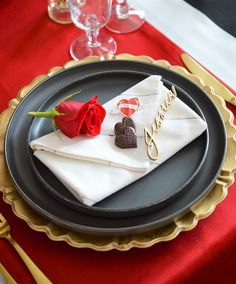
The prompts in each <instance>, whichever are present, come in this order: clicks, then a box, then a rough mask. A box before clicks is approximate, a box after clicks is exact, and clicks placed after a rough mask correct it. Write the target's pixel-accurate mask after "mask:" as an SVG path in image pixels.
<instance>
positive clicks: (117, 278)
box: [0, 0, 236, 284]
mask: <svg viewBox="0 0 236 284" xmlns="http://www.w3.org/2000/svg"><path fill="white" fill-rule="evenodd" d="M0 11H1V16H0V25H1V35H0V63H1V66H0V68H1V71H0V74H1V75H0V111H3V110H4V109H5V108H6V107H7V103H8V101H9V99H11V98H13V97H15V96H16V94H17V92H18V91H19V89H20V88H21V87H23V86H25V85H27V84H28V83H29V82H31V80H32V79H33V78H34V77H35V76H37V75H39V74H42V73H47V71H48V69H50V68H51V67H53V66H62V65H63V64H65V63H66V62H67V61H69V60H71V57H70V55H69V45H70V43H71V41H72V40H73V39H74V38H75V37H76V36H77V35H79V33H80V31H79V30H78V29H77V28H76V27H75V26H74V25H72V24H71V25H59V24H56V23H54V22H53V21H51V20H50V19H49V18H48V15H47V1H33V0H25V1H23V2H22V1H17V0H12V1H7V0H2V1H1V2H0ZM104 31H105V32H107V33H108V31H107V30H104ZM112 35H113V37H114V38H115V40H116V42H117V45H118V51H117V54H119V53H131V54H134V55H149V56H151V57H153V58H154V59H166V60H168V61H169V62H170V63H171V64H175V65H182V62H181V60H180V57H179V55H180V54H181V53H182V50H181V48H179V47H178V46H176V45H175V44H174V43H172V42H171V41H170V40H168V39H167V38H166V37H165V36H164V35H162V34H161V33H160V32H158V31H157V30H155V29H154V28H153V27H152V26H150V25H149V24H148V23H146V24H145V25H144V26H143V27H142V28H141V29H140V30H139V31H137V32H135V33H131V34H126V35H116V34H112ZM230 108H231V110H232V111H233V112H234V113H236V108H234V107H230ZM235 189H236V185H235V184H234V185H233V186H231V188H230V189H229V194H228V196H227V198H226V199H225V200H224V201H223V202H222V203H221V204H220V205H219V206H217V208H216V210H215V211H214V213H213V214H212V215H211V216H209V217H208V218H207V219H205V220H202V221H200V222H199V224H198V226H197V227H196V228H195V229H194V230H192V231H189V232H186V233H181V234H180V235H179V236H178V237H177V238H176V239H174V240H172V241H170V242H166V243H159V244H157V245H154V246H153V247H151V248H148V249H131V250H130V251H128V252H118V251H109V252H96V251H93V250H90V249H76V248H73V247H70V246H69V245H68V244H66V243H64V242H53V241H51V240H50V239H49V238H48V237H47V236H46V234H44V233H39V232H35V231H33V230H32V229H31V228H29V227H28V225H27V224H26V223H25V222H24V221H22V220H21V219H19V218H17V217H16V216H15V215H14V214H13V213H12V210H11V207H10V206H9V205H7V204H5V203H4V202H3V201H2V198H0V212H2V213H3V214H4V215H5V217H6V218H7V219H8V221H9V223H10V225H11V227H12V235H13V237H14V239H15V240H16V241H17V242H18V243H19V244H20V245H21V246H22V247H23V248H24V250H25V251H26V252H27V254H28V255H29V256H30V257H31V258H32V259H33V260H34V262H35V263H36V264H37V265H38V266H39V267H40V268H41V269H42V270H43V272H44V273H45V274H46V275H47V276H48V278H49V279H50V280H51V281H52V282H53V283H63V284H64V283H85V284H86V283H103V284H106V283H109V284H110V283H113V284H115V283H119V284H121V283H145V284H150V283H213V282H214V283H235V281H236V269H235V268H236V210H235V204H236V192H235ZM0 262H2V263H3V265H4V266H5V267H6V268H7V269H8V271H10V272H11V274H12V276H13V277H14V278H15V279H16V281H17V282H18V283H34V282H33V280H32V278H31V275H30V274H29V272H28V270H27V269H26V267H25V266H24V264H23V263H22V262H21V260H20V258H19V257H18V255H17V254H16V252H15V251H14V249H13V248H12V247H11V246H10V244H9V243H7V241H5V240H0Z"/></svg>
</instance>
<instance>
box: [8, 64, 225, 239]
mask: <svg viewBox="0 0 236 284" xmlns="http://www.w3.org/2000/svg"><path fill="white" fill-rule="evenodd" d="M151 74H158V75H162V76H163V79H164V80H165V83H166V85H168V86H169V85H170V84H175V85H176V87H177V89H178V93H179V96H180V98H181V99H182V100H183V101H185V103H187V104H188V105H190V107H191V108H193V109H194V110H195V111H196V112H198V113H199V114H200V115H201V111H202V113H203V115H204V117H205V119H206V121H207V124H208V131H209V149H208V151H207V153H206V160H205V161H204V163H203V165H202V167H201V164H202V161H203V160H204V154H205V149H206V145H207V142H208V139H207V134H206V133H205V134H203V135H202V136H201V137H200V138H198V139H197V140H196V141H194V142H193V143H191V144H190V145H188V146H187V147H185V148H184V149H183V150H181V151H180V152H179V153H177V154H176V155H175V156H173V157H172V158H171V159H169V160H168V161H167V162H166V163H164V164H163V165H162V166H161V167H159V168H157V169H156V170H154V171H153V172H152V173H150V174H149V175H148V176H146V177H145V178H142V179H140V180H138V181H137V182H135V183H133V184H132V185H130V186H129V187H128V188H126V189H124V190H121V191H120V192H119V193H116V194H114V195H113V196H111V197H109V198H107V199H105V200H104V201H102V202H100V203H98V204H97V205H96V206H95V207H94V208H93V209H90V208H87V207H86V206H82V205H81V204H79V203H78V202H77V201H76V200H74V199H73V197H72V196H71V195H70V194H68V192H67V191H65V190H64V188H63V186H61V185H60V184H59V182H58V181H57V180H56V179H54V176H53V175H51V174H50V172H49V171H48V170H47V169H46V168H45V167H44V166H43V165H42V164H40V163H39V162H38V161H37V160H36V159H35V158H32V152H31V150H30V149H29V146H28V143H29V140H32V139H35V138H37V137H39V136H41V135H43V134H46V133H48V132H50V131H51V122H50V121H47V120H44V119H34V120H33V124H32V125H31V123H32V119H31V118H30V117H29V116H27V112H28V111H32V110H37V109H39V108H40V107H41V108H42V109H43V110H45V111H46V110H48V109H50V108H51V107H52V105H53V106H54V105H55V104H56V103H57V99H58V100H60V99H61V98H62V97H64V96H66V95H68V94H70V93H71V92H73V90H75V89H76V90H78V88H79V89H81V90H83V92H82V93H81V95H80V96H79V97H78V98H77V99H79V100H87V99H88V98H89V97H91V96H92V95H94V92H95V93H97V94H98V95H99V98H100V101H101V103H104V102H105V101H107V100H109V99H111V98H112V97H114V96H116V95H118V94H120V93H121V92H122V91H124V90H126V89H127V88H128V87H131V86H132V85H134V84H135V83H137V82H139V81H141V80H143V79H144V78H145V77H146V76H148V75H151ZM91 79H92V81H91ZM170 82H171V83H170ZM181 89H182V90H183V91H181ZM184 91H185V92H186V93H187V94H188V95H187V94H185V92H184ZM191 98H192V99H193V100H194V101H195V102H196V103H194V101H193V100H192V99H191ZM45 100H46V101H45ZM197 105H198V106H199V107H200V109H201V111H199V109H198V106H197ZM31 126H32V127H31ZM225 145H226V137H225V130H224V124H223V122H222V120H221V116H220V115H219V112H218V110H217V108H216V107H215V105H214V104H213V103H212V101H211V100H210V99H209V98H208V96H207V95H206V94H205V93H204V92H202V91H201V90H200V89H199V88H198V87H197V86H195V85H194V84H193V83H191V82H190V81H189V80H187V79H185V78H183V77H182V76H180V75H178V74H176V73H174V72H172V71H169V70H167V69H164V68H161V67H158V66H155V65H151V64H145V63H138V62H133V61H132V62H131V61H108V62H98V63H91V64H86V65H81V66H78V67H74V68H71V69H68V70H66V71H63V72H62V73H59V74H56V75H54V76H53V77H51V78H50V79H48V80H46V81H44V82H43V83H41V84H40V85H39V86H38V87H36V88H35V89H34V90H32V91H31V92H30V94H29V95H28V96H27V97H26V98H25V99H24V100H23V101H22V103H21V104H20V105H19V106H18V108H17V110H16V111H15V112H14V115H13V117H12V119H11V122H10V124H9V128H8V131H7V135H6V143H5V152H6V161H7V164H8V168H9V171H10V173H11V175H12V178H13V180H14V182H15V185H16V187H17V189H18V191H19V192H20V193H21V194H22V196H23V198H24V199H25V200H26V201H27V202H28V203H29V204H30V205H31V206H32V207H33V208H34V209H36V210H37V211H38V212H39V213H41V214H43V215H44V216H45V217H47V218H49V219H51V220H52V221H54V222H56V223H58V224H60V225H64V226H67V227H68V228H71V229H73V230H78V231H81V232H86V233H95V234H114V233H120V234H127V233H137V232H143V231H146V230H150V229H153V228H157V227H160V226H162V225H164V224H167V223H169V222H171V221H172V220H173V218H175V217H176V216H177V215H181V214H184V213H185V212H187V211H188V210H189V208H190V207H191V205H192V204H194V203H195V202H196V201H197V200H198V199H199V198H200V197H201V196H203V195H204V194H205V193H207V192H208V191H209V189H210V187H211V185H212V184H213V183H214V181H215V179H216V177H217V175H218V173H219V170H220V167H221V164H222V161H223V159H224V155H225ZM192 147H193V148H192ZM193 149H194V151H192V150H193ZM192 152H193V153H194V155H193V156H192V157H191V155H190V154H191V153H192ZM186 161H187V164H186ZM191 161H192V163H191ZM184 163H185V164H184ZM192 164H193V167H192ZM32 165H33V166H32ZM186 165H187V166H186ZM189 167H190V168H191V167H192V168H191V169H190V170H188V172H187V174H186V168H189ZM199 169H200V172H198V170H199ZM167 170H168V172H170V170H171V171H172V174H171V175H169V178H170V179H171V178H172V181H171V182H172V185H174V187H173V186H169V192H168V190H167V194H166V196H162V197H163V198H162V197H161V198H160V196H159V195H156V192H161V193H163V192H164V193H165V188H168V186H166V184H165V178H164V175H165V174H167ZM157 172H158V175H157V174H156V173H157ZM39 176H41V178H39ZM157 176H162V178H160V179H159V177H158V178H157ZM159 183H161V188H160V185H159ZM176 184H177V186H175V185H176ZM146 187H148V188H149V193H150V196H151V198H154V203H155V205H160V204H161V205H165V206H161V207H160V206H158V207H156V208H155V210H154V211H153V206H150V201H151V200H149V199H148V198H147V199H146V200H145V199H143V189H146ZM173 188H174V190H173ZM55 189H57V190H58V192H57V191H55ZM153 189H156V190H153ZM134 190H135V191H137V192H138V194H137V200H136V201H134V202H130V201H131V199H132V198H134V195H133V191H134ZM171 190H172V191H171ZM49 192H50V194H49ZM179 192H181V194H178V195H176V193H179ZM55 196H56V198H54V197H55ZM173 196H174V198H173V199H172V197H173ZM158 198H159V199H158ZM58 200H60V201H58ZM143 200H144V201H143ZM163 200H164V201H165V200H167V201H170V200H171V202H168V203H165V202H164V203H163V202H162V201H163ZM65 202H66V203H67V206H65ZM78 204H79V205H78ZM68 205H69V206H71V207H69V206H68ZM146 205H148V206H146ZM146 207H148V208H152V210H151V212H148V211H149V210H148V211H145V212H146V214H141V215H139V216H135V217H132V216H129V217H128V216H127V214H124V213H127V212H128V215H129V214H130V211H132V210H134V211H137V210H138V209H140V208H141V209H142V208H146ZM75 209H76V210H75ZM93 210H95V211H94V212H95V214H94V212H93ZM114 212H115V213H116V212H118V213H119V214H120V215H119V214H118V215H116V218H115V219H114V218H111V217H112V216H113V213H114ZM96 213H98V214H96ZM139 213H140V212H139ZM142 213H143V212H142ZM122 214H124V215H122ZM101 215H103V217H102V216H101ZM131 215H132V214H131Z"/></svg>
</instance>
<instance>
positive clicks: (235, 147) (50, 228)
mask: <svg viewBox="0 0 236 284" xmlns="http://www.w3.org/2000/svg"><path fill="white" fill-rule="evenodd" d="M116 59H123V60H134V61H141V62H146V63H152V64H156V65H160V66H163V67H165V68H169V69H170V70H174V71H175V72H177V73H179V74H182V75H184V76H185V77H187V78H188V79H190V80H192V81H193V82H194V83H195V84H197V85H198V86H200V87H201V88H202V89H203V90H204V91H205V92H206V93H207V94H208V95H209V96H210V97H211V98H212V99H213V101H214V102H215V104H216V105H217V107H218V109H219V111H220V112H221V115H222V117H223V120H224V124H225V127H226V132H227V153H226V158H225V161H224V164H223V167H222V169H221V174H220V176H219V177H218V178H217V180H216V182H215V184H214V186H213V188H212V190H211V191H210V192H209V193H208V195H207V196H205V197H204V198H203V199H201V200H200V201H198V202H197V203H196V204H194V205H193V206H192V208H191V211H190V212H189V213H188V214H186V215H185V216H183V217H181V218H178V219H176V220H175V221H174V222H172V223H171V224H169V225H167V226H164V227H162V228H158V229H156V230H153V231H150V232H148V233H145V234H139V235H129V236H114V237H104V236H92V235H85V234H81V233H78V232H74V231H69V230H68V229H65V228H63V227H60V226H58V225H56V224H54V223H52V222H50V221H48V220H46V219H44V218H43V217H42V216H41V215H39V214H38V213H37V212H35V211H34V210H33V209H32V208H31V207H29V206H28V205H27V203H26V202H25V201H24V200H23V199H22V197H21V196H20V194H19V193H18V192H17V191H16V190H15V188H14V187H13V184H12V181H11V178H10V176H9V174H8V170H7V166H6V164H5V158H4V137H5V133H6V129H7V125H8V122H9V119H10V117H11V115H12V113H13V112H14V109H15V107H16V106H17V104H18V103H19V102H20V100H21V99H22V98H23V97H24V96H25V95H27V93H28V92H29V91H30V90H31V89H32V88H34V87H35V86H36V85H38V84H39V83H40V82H42V81H43V80H45V79H47V78H48V77H50V76H52V75H54V74H56V73H57V72H61V71H63V70H65V69H67V68H70V67H72V66H75V65H80V64H84V63H88V62H95V61H99V58H98V57H87V58H85V59H83V60H80V61H79V62H78V61H70V62H68V63H67V64H66V65H65V66H64V67H53V68H52V69H50V70H49V72H48V74H46V75H40V76H38V77H36V78H35V79H34V80H33V81H32V82H31V83H30V84H29V85H28V86H26V87H24V88H22V89H21V90H20V91H19V93H18V95H17V97H16V98H15V99H12V100H11V101H10V103H9V108H8V109H6V110H5V111H4V112H3V113H2V114H1V116H0V171H1V176H0V190H1V191H2V192H3V199H4V201H5V202H6V203H9V204H10V205H11V206H12V210H13V212H14V213H15V214H16V215H17V216H18V217H20V218H21V219H23V220H25V221H26V222H27V224H28V225H29V226H30V227H31V228H32V229H34V230H36V231H40V232H45V233H46V234H47V236H48V237H49V238H50V239H52V240H54V241H65V242H67V243H68V244H69V245H71V246H73V247H78V248H82V247H86V248H92V249H94V250H98V251H107V250H111V249H117V250H120V251H126V250H129V249H131V248H133V247H138V248H146V247H150V246H152V245H154V244H156V243H158V242H161V241H169V240H172V239H174V238H175V237H176V236H177V235H178V234H179V233H180V232H182V231H188V230H191V229H193V228H194V227H195V226H196V225H197V223H198V221H199V220H201V219H203V218H206V217H207V216H209V215H210V214H211V213H212V212H213V211H214V209H215V207H216V205H217V204H219V203H220V202H221V201H222V200H223V199H224V198H225V197H226V196H227V193H228V187H229V186H230V185H232V184H233V182H234V172H235V171H236V138H235V135H236V127H235V126H234V124H233V114H232V112H230V111H229V110H228V109H227V107H226V104H225V102H224V100H223V99H222V98H220V97H219V96H217V95H216V94H215V93H214V91H213V89H212V88H211V87H209V86H206V85H205V84H204V82H203V81H202V80H201V79H199V78H198V77H196V76H194V75H192V74H190V73H189V72H188V71H187V70H186V69H185V68H183V67H180V66H171V65H170V64H169V63H168V62H167V61H165V60H154V59H152V58H150V57H148V56H133V55H130V54H121V55H118V56H116Z"/></svg>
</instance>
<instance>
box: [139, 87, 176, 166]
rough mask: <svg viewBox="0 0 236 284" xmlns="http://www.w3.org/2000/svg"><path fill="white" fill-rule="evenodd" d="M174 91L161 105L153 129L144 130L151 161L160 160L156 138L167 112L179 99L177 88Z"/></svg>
mask: <svg viewBox="0 0 236 284" xmlns="http://www.w3.org/2000/svg"><path fill="white" fill-rule="evenodd" d="M171 90H172V91H169V92H168V93H167V95H166V98H165V100H164V102H163V103H162V104H161V106H160V108H159V110H158V114H157V116H156V117H155V121H154V123H153V124H152V126H151V128H150V129H148V128H147V127H145V128H144V137H145V143H146V145H147V155H148V157H149V159H151V160H153V161H155V160H157V158H158V155H159V150H158V146H157V141H156V139H155V136H156V134H157V132H158V131H159V129H160V128H161V125H162V122H163V120H164V118H165V112H167V111H168V110H169V109H170V106H171V103H172V101H173V100H174V99H175V98H176V97H177V93H176V90H175V87H174V86H172V87H171Z"/></svg>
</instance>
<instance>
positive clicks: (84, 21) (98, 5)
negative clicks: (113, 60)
mask: <svg viewBox="0 0 236 284" xmlns="http://www.w3.org/2000/svg"><path fill="white" fill-rule="evenodd" d="M68 5H69V9H70V12H71V18H72V21H73V22H74V24H75V25H76V26H77V27H78V28H80V29H83V30H85V33H84V34H82V35H81V36H80V37H78V38H77V39H75V40H74V41H73V42H72V44H71V46H70V54H71V56H72V57H73V58H74V59H75V60H79V59H82V58H84V57H86V56H89V55H96V56H99V57H100V58H101V59H105V58H109V57H112V56H113V54H114V53H115V52H116V42H115V41H114V39H113V38H112V37H111V36H109V35H108V34H104V33H99V31H100V29H101V28H102V27H104V26H105V25H106V24H107V23H108V21H109V19H110V16H111V7H112V0H68Z"/></svg>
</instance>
